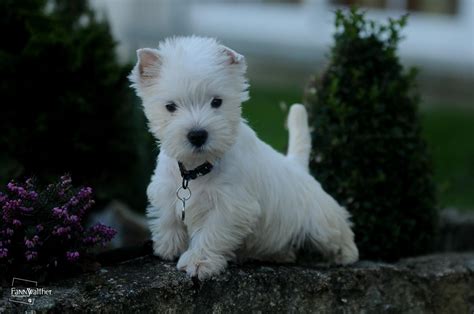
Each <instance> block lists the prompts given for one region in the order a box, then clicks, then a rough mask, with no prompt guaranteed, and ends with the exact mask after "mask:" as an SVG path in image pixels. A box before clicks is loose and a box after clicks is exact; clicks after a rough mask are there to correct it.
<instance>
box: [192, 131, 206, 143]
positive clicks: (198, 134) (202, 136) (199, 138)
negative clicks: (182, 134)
mask: <svg viewBox="0 0 474 314" xmlns="http://www.w3.org/2000/svg"><path fill="white" fill-rule="evenodd" d="M188 140H189V142H190V143H191V144H193V145H194V146H196V147H201V146H202V145H204V143H206V140H207V131H206V130H191V131H190V132H189V133H188Z"/></svg>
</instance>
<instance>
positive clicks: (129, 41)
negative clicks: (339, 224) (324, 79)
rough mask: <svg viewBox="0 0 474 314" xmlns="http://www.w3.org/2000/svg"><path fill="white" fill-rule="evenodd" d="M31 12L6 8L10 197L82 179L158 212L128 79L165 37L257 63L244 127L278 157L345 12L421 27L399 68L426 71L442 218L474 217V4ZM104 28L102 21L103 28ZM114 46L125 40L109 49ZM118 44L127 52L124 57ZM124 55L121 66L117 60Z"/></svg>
mask: <svg viewBox="0 0 474 314" xmlns="http://www.w3.org/2000/svg"><path fill="white" fill-rule="evenodd" d="M89 4H90V10H89V8H88V7H87V1H83V0H74V1H64V0H32V1H24V2H23V1H14V0H4V1H2V2H0V11H1V12H0V13H1V20H0V21H1V23H2V27H1V28H0V29H1V34H2V38H4V40H3V41H2V43H1V44H0V71H1V73H2V84H1V85H0V88H1V93H2V97H3V101H2V102H1V104H0V106H1V108H2V114H1V115H0V165H1V166H0V184H1V185H4V184H5V183H6V182H7V181H8V180H10V179H12V178H13V179H14V178H20V177H24V176H30V175H36V176H38V177H40V178H42V179H45V180H50V179H51V178H53V177H55V176H56V177H57V176H58V175H61V174H62V173H64V172H69V173H71V175H72V177H73V180H74V181H75V182H76V183H77V184H86V185H91V186H92V187H94V189H95V191H96V197H97V199H98V201H99V204H101V205H102V207H105V205H106V204H107V203H109V202H110V201H111V200H120V201H123V202H124V203H126V204H128V205H130V206H131V207H132V208H133V209H134V210H136V211H140V212H143V211H144V209H145V207H146V203H147V200H146V196H145V189H146V185H147V184H148V182H149V179H150V174H151V172H152V169H153V167H154V163H155V156H156V154H157V152H158V148H157V145H156V143H155V141H154V139H152V138H151V136H150V135H149V134H148V132H147V130H146V121H145V119H144V116H143V114H142V112H141V108H140V105H139V103H140V102H139V100H138V98H136V97H135V96H134V95H133V93H132V91H131V89H130V88H128V85H129V83H128V81H127V79H126V75H127V73H129V71H130V69H131V67H132V65H133V64H134V63H135V62H136V56H135V51H136V49H137V48H141V47H157V45H158V42H159V41H160V40H162V39H163V38H165V37H168V36H174V35H191V34H195V35H201V36H213V37H217V38H218V39H219V40H220V41H221V42H222V43H223V44H225V45H227V46H229V47H231V48H232V49H235V50H236V51H238V52H240V53H241V54H243V55H245V57H246V59H247V63H248V77H249V80H250V84H251V88H250V96H251V99H250V100H249V101H248V102H246V103H244V104H243V107H244V114H245V117H246V118H247V119H248V120H249V123H250V124H251V126H252V127H253V128H254V129H255V130H256V131H257V133H258V135H259V136H260V137H261V138H262V139H263V140H264V141H266V142H267V143H269V144H271V145H272V146H273V147H275V148H276V149H277V150H280V151H284V150H285V149H286V144H287V133H286V132H287V131H286V130H285V118H286V114H287V108H288V106H289V105H291V104H292V103H294V102H302V100H303V94H304V89H305V86H306V85H307V84H308V82H309V80H310V79H311V77H314V76H315V77H318V76H319V75H320V74H321V73H322V72H323V70H324V69H325V67H326V65H327V63H328V58H327V56H328V54H329V52H330V49H331V46H332V44H333V38H332V35H333V33H334V31H335V29H334V12H335V10H336V9H339V8H348V7H349V6H352V5H357V6H360V7H361V8H362V9H363V10H365V11H366V12H367V16H368V17H369V18H370V19H374V20H376V21H380V22H382V21H385V20H386V19H387V18H389V17H392V18H398V17H400V16H401V15H403V14H406V13H409V15H410V18H409V19H408V25H407V26H406V27H405V28H404V29H403V33H402V35H403V36H404V40H402V41H401V45H400V50H399V54H400V56H401V58H402V62H403V63H404V65H405V66H406V67H409V66H416V67H417V68H418V69H419V75H418V85H419V90H420V93H421V97H422V102H421V108H420V110H421V113H422V124H423V132H424V137H425V138H426V139H427V141H428V144H429V148H430V150H431V153H432V155H433V159H434V163H435V179H436V185H437V190H438V199H439V204H440V207H441V208H446V207H456V208H459V209H462V210H472V209H474V140H473V137H474V88H473V87H474V1H472V0H253V1H252V0H234V1H230V0H221V1H206V0H203V1H193V0H90V1H89ZM94 16H95V17H94ZM110 34H112V37H111V36H110ZM114 42H115V46H114ZM115 52H117V53H116V54H115Z"/></svg>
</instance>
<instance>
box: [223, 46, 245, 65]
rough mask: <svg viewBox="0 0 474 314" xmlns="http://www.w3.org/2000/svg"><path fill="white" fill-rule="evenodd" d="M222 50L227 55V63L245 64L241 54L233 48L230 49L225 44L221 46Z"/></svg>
mask: <svg viewBox="0 0 474 314" xmlns="http://www.w3.org/2000/svg"><path fill="white" fill-rule="evenodd" d="M222 51H223V52H224V53H225V55H226V56H227V60H228V62H229V64H231V65H232V64H241V65H245V58H244V56H243V55H241V54H239V53H237V52H236V51H235V50H232V49H230V48H228V47H226V46H222Z"/></svg>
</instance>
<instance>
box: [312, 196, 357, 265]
mask: <svg viewBox="0 0 474 314" xmlns="http://www.w3.org/2000/svg"><path fill="white" fill-rule="evenodd" d="M315 197H316V198H315V200H314V207H313V208H312V209H313V210H311V213H310V215H309V216H310V217H308V219H307V220H306V225H305V230H306V240H307V241H309V243H310V244H312V245H313V246H315V247H316V248H317V249H318V250H319V251H320V252H321V253H322V254H323V255H324V256H325V257H326V258H327V259H329V260H330V261H331V262H334V263H335V264H341V265H346V264H350V263H353V262H355V261H357V260H358V258H359V251H358V249H357V246H356V244H355V242H354V233H353V232H352V230H351V223H350V220H349V217H350V214H349V213H348V212H347V210H346V209H345V208H344V207H341V206H339V204H338V203H337V202H336V201H335V200H334V199H333V198H332V197H331V196H330V195H328V194H327V193H326V192H324V190H322V189H319V191H317V193H316V195H315Z"/></svg>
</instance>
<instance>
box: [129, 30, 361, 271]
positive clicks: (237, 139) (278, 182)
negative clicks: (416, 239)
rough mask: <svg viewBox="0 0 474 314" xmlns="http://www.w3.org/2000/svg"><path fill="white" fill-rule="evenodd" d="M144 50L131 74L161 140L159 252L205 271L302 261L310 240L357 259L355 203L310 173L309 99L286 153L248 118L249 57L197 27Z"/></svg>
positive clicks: (156, 185)
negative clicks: (299, 254)
mask: <svg viewBox="0 0 474 314" xmlns="http://www.w3.org/2000/svg"><path fill="white" fill-rule="evenodd" d="M137 54H138V63H137V65H136V66H135V68H134V70H133V72H132V73H131V75H130V80H131V81H132V83H133V85H132V86H133V87H134V88H135V89H136V92H137V94H138V95H139V96H140V97H141V98H142V100H143V107H144V110H145V114H146V116H147V118H148V121H149V127H150V130H151V132H152V133H153V135H154V136H155V137H156V138H157V139H158V140H159V141H160V143H161V150H160V154H159V156H158V162H157V167H156V170H155V173H154V175H153V177H152V179H151V183H150V185H149V187H148V191H147V193H148V197H149V200H150V204H151V206H150V208H148V213H147V214H148V217H149V225H150V229H151V232H152V237H153V242H154V252H155V254H156V255H158V256H160V257H162V258H164V259H167V260H172V259H175V258H177V257H179V261H178V265H177V267H178V269H180V270H184V271H186V272H187V273H188V274H189V275H190V276H198V278H199V279H205V278H208V277H209V276H212V275H215V274H218V273H219V272H221V271H223V270H224V269H225V267H226V265H227V262H228V261H229V260H231V259H234V258H239V259H242V258H252V259H259V260H269V261H276V262H291V261H294V260H295V252H296V251H297V250H298V249H299V248H300V247H301V246H302V245H303V244H304V243H306V244H307V243H309V244H311V245H312V246H314V247H316V248H317V249H319V250H320V251H321V252H322V253H323V254H324V255H325V256H326V257H328V258H329V259H330V260H331V261H333V262H335V263H338V264H348V263H352V262H355V261H356V260H357V259H358V250H357V247H356V245H355V244H354V234H353V233H352V231H351V228H350V222H349V214H348V212H347V211H346V210H345V209H344V208H342V207H341V206H339V205H338V204H337V202H336V201H335V200H334V199H333V198H332V197H331V196H329V195H328V194H327V193H326V192H324V190H323V189H322V188H321V185H320V184H319V183H318V182H317V181H316V180H315V179H314V178H313V177H312V176H311V175H310V174H309V173H308V159H309V154H310V150H311V143H310V134H309V130H308V123H307V115H306V111H305V108H304V107H303V106H302V105H293V106H292V107H291V110H290V113H289V117H288V128H289V133H290V140H289V148H288V154H287V155H286V156H284V155H282V154H280V153H278V152H276V151H275V150H273V149H272V148H271V147H270V146H268V145H267V144H265V143H264V142H262V141H261V140H260V139H259V138H258V137H257V136H256V134H255V132H254V131H253V130H252V129H251V128H250V127H249V126H248V125H247V124H246V122H245V120H243V119H242V117H241V103H242V102H243V101H245V100H247V99H248V92H247V88H248V84H247V81H246V78H245V72H246V64H245V60H244V57H243V56H241V55H240V54H238V53H236V52H235V51H233V50H231V49H229V48H227V47H224V46H222V45H220V44H219V43H218V42H217V41H216V40H214V39H211V38H201V37H194V36H193V37H179V38H172V39H168V40H165V41H164V42H161V43H160V44H159V47H158V49H148V48H146V49H139V50H138V51H137ZM178 162H180V163H181V164H182V169H181V170H182V172H180V167H179V166H178ZM200 166H201V167H200ZM194 169H197V170H196V171H195V172H194V177H195V178H193V170H194ZM182 175H183V176H184V179H185V180H183V177H182ZM187 184H189V186H188V189H187V190H185V189H182V190H181V191H179V193H180V196H181V197H183V198H184V197H187V196H188V195H187V193H189V191H191V192H192V195H191V196H190V198H189V199H188V200H187V201H186V203H185V216H184V220H182V210H183V204H182V202H181V201H179V200H178V198H177V193H176V192H177V189H178V188H180V187H182V186H183V185H184V186H185V187H186V185H187Z"/></svg>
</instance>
